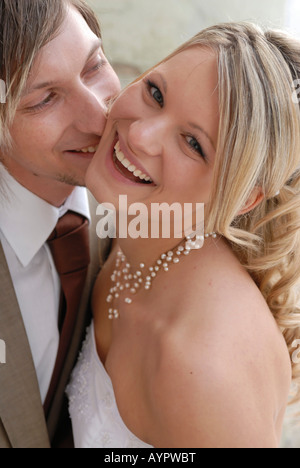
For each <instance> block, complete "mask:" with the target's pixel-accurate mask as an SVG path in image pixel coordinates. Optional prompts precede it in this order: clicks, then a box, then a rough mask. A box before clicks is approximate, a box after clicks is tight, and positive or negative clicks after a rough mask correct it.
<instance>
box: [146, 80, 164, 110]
mask: <svg viewBox="0 0 300 468" xmlns="http://www.w3.org/2000/svg"><path fill="white" fill-rule="evenodd" d="M147 84H148V87H149V92H150V94H151V96H152V97H153V99H155V101H156V102H157V103H158V104H159V105H160V107H163V105H164V98H163V95H162V93H161V92H160V90H159V88H158V87H157V86H156V85H155V84H154V83H152V82H151V81H150V80H148V83H147Z"/></svg>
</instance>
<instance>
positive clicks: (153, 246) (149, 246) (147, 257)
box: [118, 238, 184, 271]
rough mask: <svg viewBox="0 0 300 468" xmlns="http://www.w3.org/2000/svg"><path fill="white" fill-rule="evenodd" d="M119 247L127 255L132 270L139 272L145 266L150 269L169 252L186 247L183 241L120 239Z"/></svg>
mask: <svg viewBox="0 0 300 468" xmlns="http://www.w3.org/2000/svg"><path fill="white" fill-rule="evenodd" d="M118 245H119V247H120V249H121V250H122V252H123V254H124V255H125V257H126V259H127V261H128V263H129V264H130V266H131V268H132V270H135V271H136V270H138V269H139V267H140V265H141V264H143V265H145V267H147V268H149V267H151V266H152V265H154V264H155V262H156V261H157V260H158V259H159V258H160V257H161V255H162V254H165V253H167V252H169V251H173V250H174V249H176V247H177V246H179V245H184V240H183V239H131V238H127V239H118Z"/></svg>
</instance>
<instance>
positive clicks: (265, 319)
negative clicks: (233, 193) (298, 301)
mask: <svg viewBox="0 0 300 468" xmlns="http://www.w3.org/2000/svg"><path fill="white" fill-rule="evenodd" d="M209 258H210V262H211V263H210V265H208V267H207V268H205V269H204V268H200V269H197V268H194V270H193V271H194V277H193V280H190V283H189V285H185V282H184V281H183V284H182V291H184V294H181V297H182V299H180V300H178V301H176V305H175V301H174V304H173V306H174V308H175V310H174V320H173V321H172V324H171V326H170V328H169V330H166V332H165V333H164V335H163V338H162V342H161V346H160V347H159V351H158V352H159V358H158V359H159V363H160V365H159V366H157V369H158V370H157V373H156V374H155V378H154V379H153V381H152V389H153V392H152V398H153V401H152V403H153V406H152V408H153V412H154V413H153V415H154V420H155V421H156V423H155V431H154V433H156V434H157V440H154V444H157V443H159V441H162V440H164V443H166V444H168V446H173V447H176V444H177V446H178V447H183V446H185V447H199V446H208V447H210V446H214V447H216V446H224V447H230V446H245V447H247V446H276V445H277V443H278V438H277V437H276V428H275V426H274V418H275V415H276V414H277V413H278V412H280V411H281V409H282V408H283V407H284V406H285V403H286V398H287V394H288V390H289V385H290V377H291V376H290V372H291V371H290V361H289V356H288V352H287V348H286V345H285V342H284V340H283V337H282V335H281V333H280V331H279V329H278V327H277V325H276V323H275V320H274V319H273V317H272V315H271V313H270V311H269V309H268V307H267V305H266V303H265V301H264V299H263V297H262V296H261V294H260V292H259V290H258V289H257V287H256V286H255V284H254V283H253V281H252V280H251V278H250V277H249V276H248V274H247V273H246V272H244V271H243V269H242V268H239V266H238V264H237V263H236V262H235V259H231V258H230V255H229V256H228V255H227V254H226V253H225V254H224V255H223V256H222V255H219V256H216V258H212V256H210V257H209ZM225 260H226V262H225V263H224V261H225ZM182 291H181V292H182ZM178 297H179V295H178ZM153 427H154V426H153ZM172 444H173V445H172ZM178 444H182V445H178ZM189 444H190V445H189Z"/></svg>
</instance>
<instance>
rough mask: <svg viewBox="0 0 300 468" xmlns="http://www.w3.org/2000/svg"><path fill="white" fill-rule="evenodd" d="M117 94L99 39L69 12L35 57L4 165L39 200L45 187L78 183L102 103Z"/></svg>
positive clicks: (100, 125)
mask: <svg viewBox="0 0 300 468" xmlns="http://www.w3.org/2000/svg"><path fill="white" fill-rule="evenodd" d="M119 90H120V84H119V80H118V78H117V76H116V74H115V73H114V71H113V69H112V68H111V66H110V65H109V63H108V62H107V60H106V58H105V56H104V54H103V51H102V48H101V42H100V40H99V38H97V37H96V35H95V34H94V33H93V32H92V31H91V29H90V28H89V27H88V25H87V24H86V22H85V21H84V19H83V17H82V16H81V15H80V14H79V13H78V12H77V11H76V10H75V9H73V8H71V9H70V10H69V13H68V15H67V17H66V19H65V21H64V23H63V25H62V27H61V30H60V33H59V34H58V35H57V36H56V37H55V38H54V39H53V40H51V41H50V42H49V43H48V44H47V45H45V46H44V47H43V48H42V49H41V51H40V52H39V54H38V55H37V57H36V60H35V62H34V65H33V68H32V72H31V73H30V76H29V79H28V83H27V86H26V89H25V91H24V93H23V95H22V98H21V101H20V103H19V106H18V110H17V113H16V116H15V119H14V122H13V125H12V127H11V135H12V139H13V147H12V149H11V150H10V151H9V152H8V153H4V154H0V156H2V158H3V161H4V164H5V166H6V167H7V168H8V170H9V171H10V173H11V174H12V175H13V176H14V177H15V178H16V179H17V180H18V181H19V182H20V183H21V184H22V185H24V186H25V187H27V188H28V189H29V190H31V191H32V192H34V193H36V194H37V195H39V196H42V197H43V198H45V199H47V198H49V197H47V193H46V192H47V190H48V189H49V190H50V189H52V190H53V188H55V187H60V188H61V187H63V186H66V187H70V186H74V185H84V184H85V173H86V171H87V168H88V166H89V164H90V162H91V160H92V158H93V156H94V153H95V151H96V148H97V146H98V145H99V142H100V139H101V135H102V133H103V130H104V127H105V124H106V111H107V108H106V106H107V102H108V101H109V99H111V98H112V97H114V96H115V95H116V94H117V93H118V92H119ZM42 188H43V189H44V190H45V196H43V194H41V193H39V192H41V189H42Z"/></svg>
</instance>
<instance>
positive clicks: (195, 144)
mask: <svg viewBox="0 0 300 468" xmlns="http://www.w3.org/2000/svg"><path fill="white" fill-rule="evenodd" d="M186 141H187V143H188V145H189V146H190V147H191V149H192V150H193V151H194V152H195V153H197V154H200V156H201V157H202V158H203V159H204V161H207V157H206V155H205V153H204V151H203V149H202V146H201V145H200V143H199V142H198V140H197V139H196V138H195V137H193V136H192V135H187V136H186Z"/></svg>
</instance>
